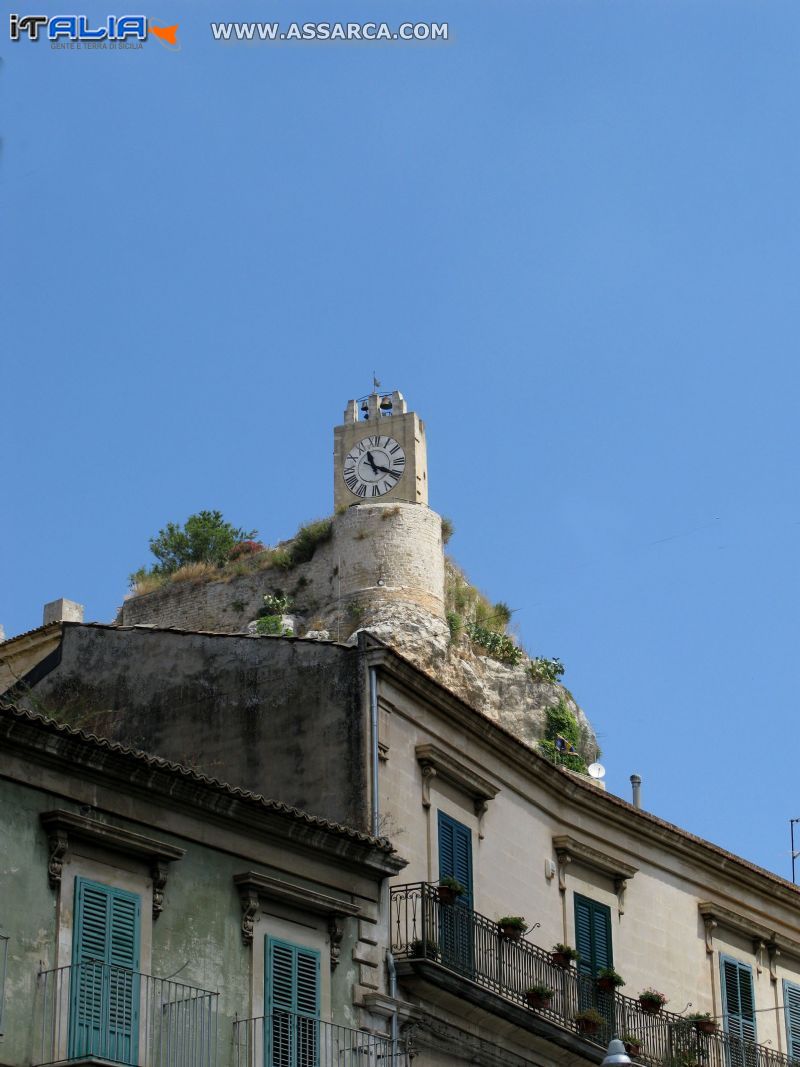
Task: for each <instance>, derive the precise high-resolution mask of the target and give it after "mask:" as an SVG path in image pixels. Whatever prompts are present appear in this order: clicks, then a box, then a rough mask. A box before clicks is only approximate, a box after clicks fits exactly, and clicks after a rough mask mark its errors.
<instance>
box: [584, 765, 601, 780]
mask: <svg viewBox="0 0 800 1067" xmlns="http://www.w3.org/2000/svg"><path fill="white" fill-rule="evenodd" d="M586 772H587V774H588V775H589V777H590V778H605V776H606V769H605V767H604V766H603V764H602V763H590V764H589V766H588V767H587V768H586Z"/></svg>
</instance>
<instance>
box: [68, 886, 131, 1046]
mask: <svg viewBox="0 0 800 1067" xmlns="http://www.w3.org/2000/svg"><path fill="white" fill-rule="evenodd" d="M140 916H141V901H140V898H139V896H138V895H137V894H135V893H129V892H127V891H126V890H123V889H116V888H113V887H111V886H107V885H102V884H100V883H99V882H91V881H89V880H88V879H85V878H76V879H75V923H74V929H73V943H72V971H71V980H70V1014H69V1055H70V1056H71V1057H80V1056H97V1057H100V1058H107V1059H113V1060H115V1061H116V1062H118V1063H130V1064H134V1063H136V1062H137V1052H138V1036H139V1034H138V1031H139V973H138V971H139V924H140Z"/></svg>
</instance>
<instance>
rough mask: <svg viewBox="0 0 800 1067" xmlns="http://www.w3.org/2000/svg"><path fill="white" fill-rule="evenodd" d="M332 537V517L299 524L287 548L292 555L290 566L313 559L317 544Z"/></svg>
mask: <svg viewBox="0 0 800 1067" xmlns="http://www.w3.org/2000/svg"><path fill="white" fill-rule="evenodd" d="M332 537H333V519H317V520H316V521H315V522H309V523H307V524H306V525H305V526H301V527H300V529H299V530H298V531H297V533H296V534H295V535H294V540H293V541H292V544H291V546H290V548H289V552H290V554H291V557H292V566H293V567H296V566H297V565H298V564H300V563H308V561H309V560H310V559H313V557H314V553H315V552H316V551H317V548H318V547H319V545H322V544H324V543H325V542H326V541H330V539H331V538H332Z"/></svg>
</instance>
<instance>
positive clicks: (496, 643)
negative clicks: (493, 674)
mask: <svg viewBox="0 0 800 1067" xmlns="http://www.w3.org/2000/svg"><path fill="white" fill-rule="evenodd" d="M464 630H465V632H466V634H467V636H468V637H470V638H471V639H472V641H474V642H475V644H476V645H480V646H481V648H483V649H485V650H486V652H487V653H488V654H489V655H490V656H493V657H494V659H497V660H499V661H500V662H501V663H510V664H511V665H512V666H513V665H515V664H517V663H519V662H520V660H521V659H522V657H523V655H524V653H523V651H522V649H521V648H518V647H517V646H516V645H515V644H514V642H513V641H512V640H511V638H510V637H506V636H505V634H500V633H497V631H495V630H489V629H487V628H486V627H485V626H478V625H476V624H475V623H472V622H468V623H467V624H466V625H465V627H464Z"/></svg>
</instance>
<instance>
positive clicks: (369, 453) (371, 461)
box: [367, 452, 378, 474]
mask: <svg viewBox="0 0 800 1067" xmlns="http://www.w3.org/2000/svg"><path fill="white" fill-rule="evenodd" d="M367 463H369V465H370V467H372V473H373V474H377V473H378V468H377V467H376V466H375V460H374V459H373V458H372V453H371V452H367Z"/></svg>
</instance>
